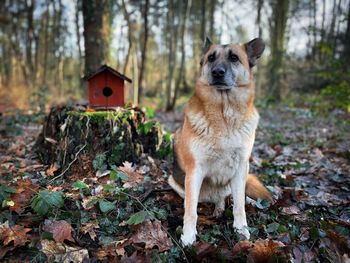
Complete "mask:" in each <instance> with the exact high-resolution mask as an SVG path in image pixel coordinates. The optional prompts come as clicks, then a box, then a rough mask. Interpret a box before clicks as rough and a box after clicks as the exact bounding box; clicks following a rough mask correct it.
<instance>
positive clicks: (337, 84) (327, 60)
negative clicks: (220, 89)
mask: <svg viewBox="0 0 350 263" xmlns="http://www.w3.org/2000/svg"><path fill="white" fill-rule="evenodd" d="M205 36H209V37H210V38H211V39H212V40H213V41H214V42H216V43H231V42H235V43H236V42H242V43H243V42H245V41H249V40H250V39H252V38H254V37H257V36H259V37H262V38H263V39H264V40H265V41H266V44H267V50H266V53H265V54H264V56H263V57H262V59H261V62H260V64H259V66H258V67H257V69H256V71H257V72H256V81H257V89H258V98H259V100H260V102H262V103H265V104H266V103H269V102H275V101H280V100H281V99H282V100H283V101H286V102H288V103H293V104H294V103H298V105H301V106H310V107H313V108H316V109H319V110H321V111H329V110H331V109H335V108H337V109H339V108H342V109H344V110H347V111H349V110H350V84H349V83H350V1H349V0H268V1H263V0H257V1H251V0H249V1H242V0H237V1H226V0H183V1H175V0H144V1H136V0H74V1H68V0H3V1H0V96H1V97H0V105H2V108H1V109H0V111H6V109H9V108H22V109H23V108H33V109H37V108H38V107H39V106H40V105H41V106H42V105H45V104H46V103H47V102H51V101H54V102H55V103H57V102H65V101H79V100H81V99H84V98H85V96H86V94H85V93H86V91H85V88H84V83H83V81H82V76H84V74H86V73H88V72H89V71H91V70H94V69H96V68H97V67H99V66H100V65H101V64H105V63H106V64H108V65H110V66H112V67H114V68H116V69H117V70H118V71H120V72H121V73H124V74H125V75H126V76H128V77H130V78H131V79H132V80H133V83H132V84H130V85H129V86H127V89H128V98H129V101H132V98H133V93H134V91H137V92H138V98H137V100H138V102H141V103H143V104H151V105H153V106H156V107H157V108H158V109H165V110H172V109H174V107H175V106H176V105H181V104H182V101H184V100H183V98H186V96H188V95H189V94H191V93H192V92H193V88H194V83H195V79H196V78H197V76H198V71H199V60H200V56H201V54H200V53H201V46H202V42H203V39H204V38H205Z"/></svg>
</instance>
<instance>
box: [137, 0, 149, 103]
mask: <svg viewBox="0 0 350 263" xmlns="http://www.w3.org/2000/svg"><path fill="white" fill-rule="evenodd" d="M148 12H149V0H145V4H144V6H143V11H142V16H143V43H142V44H143V45H142V50H141V66H140V75H139V79H138V82H139V92H138V98H137V102H138V104H139V103H140V102H141V98H142V96H143V83H142V82H143V76H144V73H145V68H146V59H147V42H148V35H149V34H148Z"/></svg>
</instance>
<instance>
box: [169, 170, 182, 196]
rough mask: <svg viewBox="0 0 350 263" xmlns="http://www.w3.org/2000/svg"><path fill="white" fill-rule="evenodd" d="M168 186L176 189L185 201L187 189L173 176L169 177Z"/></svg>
mask: <svg viewBox="0 0 350 263" xmlns="http://www.w3.org/2000/svg"><path fill="white" fill-rule="evenodd" d="M168 184H169V185H170V186H171V187H172V188H173V189H174V191H175V192H176V193H177V194H178V195H179V196H181V197H182V198H184V199H185V189H184V187H183V186H182V185H180V184H179V183H178V182H176V180H175V179H174V177H173V176H172V175H171V176H169V179H168Z"/></svg>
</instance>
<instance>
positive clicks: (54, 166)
mask: <svg viewBox="0 0 350 263" xmlns="http://www.w3.org/2000/svg"><path fill="white" fill-rule="evenodd" d="M57 170H58V166H57V163H53V164H51V165H50V167H49V169H47V170H46V175H47V176H54V175H55V172H56V171H57Z"/></svg>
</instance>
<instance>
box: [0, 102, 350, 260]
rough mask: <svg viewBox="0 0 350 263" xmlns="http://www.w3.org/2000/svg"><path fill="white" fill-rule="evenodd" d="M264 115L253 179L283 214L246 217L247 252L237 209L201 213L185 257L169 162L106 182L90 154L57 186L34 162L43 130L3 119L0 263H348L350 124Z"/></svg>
mask: <svg viewBox="0 0 350 263" xmlns="http://www.w3.org/2000/svg"><path fill="white" fill-rule="evenodd" d="M260 113H261V120H260V124H259V128H258V131H257V135H256V142H255V145H254V150H253V154H252V156H251V171H252V172H254V173H256V174H257V175H258V176H259V178H260V179H261V180H262V181H263V182H264V184H265V185H266V186H267V187H268V189H269V190H270V191H271V193H272V195H273V198H274V200H275V201H274V203H273V204H268V203H266V202H265V201H262V200H258V201H257V202H250V203H249V204H247V205H246V211H247V218H248V225H249V226H250V232H251V240H250V241H240V240H239V237H238V235H237V234H236V232H235V230H234V229H233V227H232V221H233V218H232V208H231V206H230V204H229V203H230V200H227V203H228V204H227V206H226V210H225V213H224V215H223V216H222V217H221V218H219V219H216V218H214V217H213V216H212V213H213V206H212V205H210V204H200V205H199V208H198V213H199V220H198V221H199V222H198V237H197V243H196V244H195V245H194V246H193V247H192V248H186V249H184V248H182V247H181V246H180V244H179V238H180V235H181V231H182V229H181V227H182V217H183V213H184V210H183V200H181V198H180V197H179V196H177V195H176V194H175V193H174V192H173V191H172V190H171V189H170V188H169V186H168V184H167V183H166V180H167V177H168V176H169V174H171V172H172V171H171V166H172V165H171V162H170V161H168V160H158V159H154V158H151V157H150V156H146V155H144V156H142V158H141V162H140V163H138V164H131V163H129V162H125V163H124V165H123V166H120V167H117V168H115V169H114V170H112V171H109V173H106V172H105V173H101V171H96V170H95V169H94V163H91V162H89V161H84V155H83V154H81V155H80V156H77V158H78V159H79V165H72V167H71V169H72V171H70V174H71V175H70V176H66V175H65V174H59V175H57V172H56V171H57V169H58V168H57V167H56V166H55V165H54V164H52V165H50V166H46V165H43V164H41V163H40V161H39V160H38V159H36V156H35V154H34V153H33V151H32V147H33V145H34V143H35V140H36V138H37V136H38V134H39V132H40V129H41V126H40V125H38V124H35V123H33V122H31V121H30V120H27V119H26V121H25V124H24V123H23V121H21V118H22V117H21V116H16V118H14V116H8V117H0V118H2V120H1V122H0V205H1V207H0V244H1V245H0V260H1V261H6V260H7V261H11V262H16V261H17V262H24V261H30V262H47V261H48V262H52V261H56V262H96V261H98V260H100V261H106V262H107V261H111V260H112V261H113V260H114V261H117V262H118V261H119V260H120V261H121V262H247V261H249V262H288V261H289V260H291V259H292V260H293V262H349V255H350V238H349V237H350V206H349V204H350V195H349V192H350V140H349V139H350V138H349V131H350V125H349V124H350V117H349V115H347V114H346V113H342V112H337V111H334V112H332V113H329V115H328V117H324V116H319V115H317V114H314V113H312V112H311V111H309V110H308V109H301V108H288V107H285V106H283V107H282V106H280V107H272V108H265V109H262V110H260ZM157 117H158V119H159V120H160V122H161V123H162V124H163V125H164V126H165V127H166V128H168V129H170V130H174V129H175V128H176V127H178V126H179V125H180V123H181V114H174V113H168V114H165V113H158V114H157ZM26 118H27V117H26ZM77 162H78V161H77Z"/></svg>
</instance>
